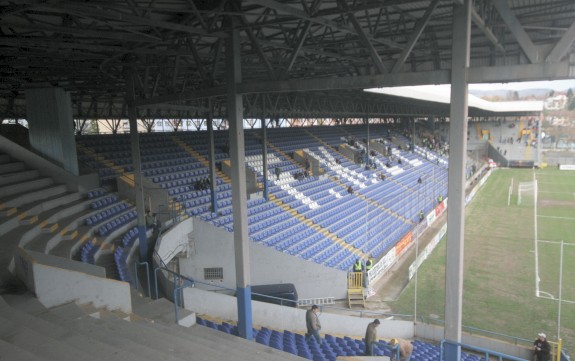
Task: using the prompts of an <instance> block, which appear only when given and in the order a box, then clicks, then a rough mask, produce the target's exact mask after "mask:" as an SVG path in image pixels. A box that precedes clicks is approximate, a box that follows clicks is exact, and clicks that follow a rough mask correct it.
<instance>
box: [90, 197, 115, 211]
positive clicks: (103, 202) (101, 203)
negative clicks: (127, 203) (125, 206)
mask: <svg viewBox="0 0 575 361" xmlns="http://www.w3.org/2000/svg"><path fill="white" fill-rule="evenodd" d="M118 199H119V197H118V196H117V195H115V194H112V195H109V196H106V197H103V198H101V199H98V200H96V201H94V202H92V203H91V204H90V207H91V208H92V209H100V208H104V207H106V206H109V205H112V204H114V203H116V202H117V201H118Z"/></svg>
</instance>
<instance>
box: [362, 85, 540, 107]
mask: <svg viewBox="0 0 575 361" xmlns="http://www.w3.org/2000/svg"><path fill="white" fill-rule="evenodd" d="M366 91H368V92H373V93H379V94H387V95H393V96H398V97H404V98H413V99H417V100H425V101H430V102H436V103H443V104H449V103H450V101H451V98H450V97H451V87H450V86H448V85H423V86H407V87H394V88H378V89H366ZM468 104H469V107H470V108H476V109H481V110H485V111H488V112H493V113H495V114H502V113H529V112H534V113H535V112H542V111H543V101H531V100H530V101H506V102H490V101H487V100H484V99H481V98H479V97H476V96H474V95H472V94H469V96H468Z"/></svg>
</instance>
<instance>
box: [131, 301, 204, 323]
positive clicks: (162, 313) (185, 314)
mask: <svg viewBox="0 0 575 361" xmlns="http://www.w3.org/2000/svg"><path fill="white" fill-rule="evenodd" d="M134 307H135V308H134ZM132 312H134V313H135V314H136V315H138V316H140V317H142V318H146V319H150V320H155V321H160V322H163V323H166V324H170V323H175V322H176V319H175V315H176V314H175V309H174V304H173V303H172V302H170V301H168V300H166V299H165V298H160V299H158V300H153V301H152V302H148V303H144V304H136V305H134V306H132ZM178 320H179V321H178V322H179V324H180V325H182V326H186V327H189V326H192V325H194V324H195V323H196V314H195V313H193V312H192V311H189V310H186V309H181V308H180V309H179V310H178Z"/></svg>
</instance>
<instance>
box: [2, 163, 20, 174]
mask: <svg viewBox="0 0 575 361" xmlns="http://www.w3.org/2000/svg"><path fill="white" fill-rule="evenodd" d="M24 169H26V164H24V162H6V163H0V175H5V174H6V173H14V172H20V171H23V170H24Z"/></svg>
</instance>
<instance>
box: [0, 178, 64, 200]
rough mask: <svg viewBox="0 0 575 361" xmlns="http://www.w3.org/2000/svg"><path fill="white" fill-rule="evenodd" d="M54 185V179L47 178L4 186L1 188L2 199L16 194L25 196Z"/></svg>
mask: <svg viewBox="0 0 575 361" xmlns="http://www.w3.org/2000/svg"><path fill="white" fill-rule="evenodd" d="M52 184H54V180H53V179H52V178H49V177H45V178H36V179H32V180H26V181H23V182H17V183H13V184H7V185H3V186H0V198H6V197H10V196H12V195H14V194H23V193H28V192H31V191H38V190H40V189H42V188H46V187H48V186H50V185H52ZM6 203H7V202H6Z"/></svg>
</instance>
